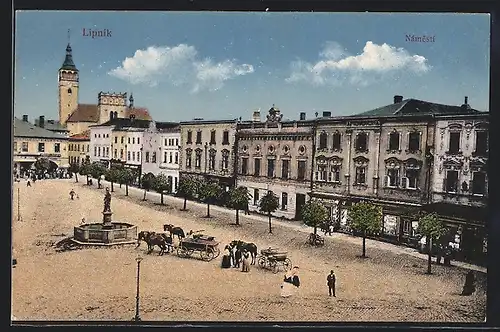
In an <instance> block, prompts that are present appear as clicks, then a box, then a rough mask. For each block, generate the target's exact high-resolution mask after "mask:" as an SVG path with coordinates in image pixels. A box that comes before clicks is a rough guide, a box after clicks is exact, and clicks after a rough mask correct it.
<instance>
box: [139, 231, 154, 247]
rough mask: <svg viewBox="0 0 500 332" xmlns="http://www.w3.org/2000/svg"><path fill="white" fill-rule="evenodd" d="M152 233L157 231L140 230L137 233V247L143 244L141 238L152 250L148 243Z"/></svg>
mask: <svg viewBox="0 0 500 332" xmlns="http://www.w3.org/2000/svg"><path fill="white" fill-rule="evenodd" d="M152 234H155V232H150V231H140V232H139V234H138V235H137V247H135V249H137V248H139V246H140V245H141V240H142V241H144V242H146V244H147V245H148V250H150V249H151V248H150V247H149V243H148V241H147V239H148V238H149V236H150V235H152Z"/></svg>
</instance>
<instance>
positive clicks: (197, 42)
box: [14, 11, 490, 121]
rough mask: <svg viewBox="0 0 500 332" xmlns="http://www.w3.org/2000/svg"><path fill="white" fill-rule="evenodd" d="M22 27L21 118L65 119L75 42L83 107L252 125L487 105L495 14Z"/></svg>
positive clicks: (33, 14)
mask: <svg viewBox="0 0 500 332" xmlns="http://www.w3.org/2000/svg"><path fill="white" fill-rule="evenodd" d="M15 20H16V21H15V24H16V26H15V75H14V80H15V82H14V84H15V85H14V86H15V99H14V114H15V116H17V117H21V116H22V115H23V114H27V115H29V117H30V118H33V117H38V116H40V115H45V117H46V118H48V119H57V117H58V109H57V107H58V94H57V91H58V83H57V71H58V69H59V68H60V67H61V65H62V63H63V61H64V57H65V49H66V45H67V44H68V40H69V41H70V43H71V46H72V49H73V60H74V62H75V64H76V66H77V68H78V69H79V73H80V94H79V103H83V104H96V103H97V94H98V93H99V92H100V91H104V92H128V93H129V94H130V93H133V96H134V103H135V105H136V106H140V107H146V108H148V109H149V112H150V114H151V116H152V117H153V119H154V120H157V121H188V120H192V119H193V118H204V119H234V118H239V117H242V119H243V120H249V119H251V115H252V112H253V111H256V110H259V109H260V110H261V113H262V116H264V115H265V113H267V110H269V108H270V107H271V106H272V105H273V104H274V105H275V106H276V107H277V108H279V109H280V110H281V112H282V113H283V115H284V118H288V119H298V118H299V113H300V112H306V114H307V118H312V117H314V113H315V112H319V113H320V114H321V112H322V111H325V110H328V111H331V112H332V115H334V116H335V115H350V114H356V113H360V112H364V111H368V110H371V109H374V108H377V107H381V106H384V105H388V104H391V103H392V102H393V96H394V95H402V96H403V97H404V98H405V99H407V98H415V99H421V100H427V101H430V102H435V103H442V104H448V105H461V104H462V103H463V102H464V96H468V97H469V104H470V105H471V107H472V108H475V109H478V110H481V111H487V110H488V107H489V64H490V59H489V49H490V16H489V15H488V14H451V13H450V14H406V13H398V14H390V13H378V14H377V13H276V12H272V13H271V12H261V13H255V12H254V13H251V12H240V13H236V12H225V13H224V12H70V11H19V12H16V17H15ZM68 29H70V33H69V38H68ZM84 29H85V33H84ZM105 29H107V30H108V31H109V33H108V36H106V37H95V38H92V36H87V35H88V34H89V30H94V31H99V30H105ZM410 35H414V36H428V37H433V38H430V41H429V42H416V41H413V42H412V41H411V39H409V36H410Z"/></svg>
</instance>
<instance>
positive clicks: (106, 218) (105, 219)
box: [102, 211, 113, 227]
mask: <svg viewBox="0 0 500 332" xmlns="http://www.w3.org/2000/svg"><path fill="white" fill-rule="evenodd" d="M112 215H113V212H111V211H104V212H103V213H102V223H103V226H104V227H110V226H111V216H112Z"/></svg>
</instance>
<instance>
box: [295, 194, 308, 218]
mask: <svg viewBox="0 0 500 332" xmlns="http://www.w3.org/2000/svg"><path fill="white" fill-rule="evenodd" d="M304 204H306V195H304V194H295V220H301V219H302V207H303V206H304Z"/></svg>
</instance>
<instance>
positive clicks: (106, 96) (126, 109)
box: [58, 44, 151, 136]
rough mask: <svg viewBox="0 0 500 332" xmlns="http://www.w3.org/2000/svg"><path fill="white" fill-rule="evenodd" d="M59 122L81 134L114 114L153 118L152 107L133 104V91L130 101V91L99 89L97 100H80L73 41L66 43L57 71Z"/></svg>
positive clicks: (138, 118)
mask: <svg viewBox="0 0 500 332" xmlns="http://www.w3.org/2000/svg"><path fill="white" fill-rule="evenodd" d="M58 86H59V95H58V99H59V124H60V125H61V126H63V127H66V128H67V130H68V131H69V134H70V135H71V136H72V135H75V134H80V133H82V132H84V131H86V130H88V129H89V127H90V126H93V125H99V124H102V123H104V122H107V121H109V120H112V119H114V118H124V119H129V118H130V116H132V115H133V116H134V117H135V118H136V119H137V120H151V116H150V115H149V111H148V110H147V109H146V108H144V107H135V106H134V97H133V96H132V94H131V95H130V98H129V100H128V101H129V103H128V104H127V93H113V92H102V91H101V92H99V94H98V96H97V104H80V103H79V98H78V95H79V90H80V78H79V71H78V69H77V68H76V65H75V63H74V61H73V51H72V49H71V45H70V44H68V46H67V47H66V57H65V59H64V62H63V64H62V66H61V68H59V72H58Z"/></svg>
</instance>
